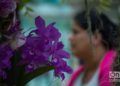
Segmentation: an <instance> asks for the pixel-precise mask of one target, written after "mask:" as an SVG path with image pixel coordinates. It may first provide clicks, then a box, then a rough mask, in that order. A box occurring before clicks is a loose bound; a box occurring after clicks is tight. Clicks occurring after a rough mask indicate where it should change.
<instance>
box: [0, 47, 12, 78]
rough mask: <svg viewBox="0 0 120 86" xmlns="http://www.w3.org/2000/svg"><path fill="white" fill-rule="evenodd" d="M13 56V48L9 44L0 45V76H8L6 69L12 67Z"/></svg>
mask: <svg viewBox="0 0 120 86" xmlns="http://www.w3.org/2000/svg"><path fill="white" fill-rule="evenodd" d="M12 56H13V50H12V49H11V48H10V47H9V45H0V77H2V78H6V76H7V74H6V72H5V69H9V68H10V67H11V62H10V59H11V57H12Z"/></svg>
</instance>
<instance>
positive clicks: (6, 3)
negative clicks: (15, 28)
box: [0, 0, 16, 17]
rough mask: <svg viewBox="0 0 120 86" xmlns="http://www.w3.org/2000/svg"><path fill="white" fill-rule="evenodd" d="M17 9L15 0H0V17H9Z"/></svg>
mask: <svg viewBox="0 0 120 86" xmlns="http://www.w3.org/2000/svg"><path fill="white" fill-rule="evenodd" d="M15 9H16V2H15V1H14V0H0V16H1V17H7V16H8V15H9V14H10V13H12V12H13V11H14V10H15Z"/></svg>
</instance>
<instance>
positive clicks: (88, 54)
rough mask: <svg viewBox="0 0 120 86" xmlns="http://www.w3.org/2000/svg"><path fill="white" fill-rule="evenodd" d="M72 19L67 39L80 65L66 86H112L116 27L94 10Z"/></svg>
mask: <svg viewBox="0 0 120 86" xmlns="http://www.w3.org/2000/svg"><path fill="white" fill-rule="evenodd" d="M89 18H90V22H89V23H90V26H91V31H90V30H89V24H88V19H87V16H86V11H83V12H80V13H78V14H77V15H76V16H75V17H74V22H73V27H72V31H73V34H72V35H71V36H70V42H71V50H72V52H73V54H74V55H75V56H76V57H77V58H78V59H79V60H81V61H83V64H82V65H80V67H79V68H78V69H77V70H76V71H75V72H74V73H73V75H72V76H71V79H70V81H69V83H68V86H112V81H110V80H111V77H110V74H111V72H112V64H113V62H114V60H115V58H116V56H117V49H116V48H117V47H118V27H117V25H116V24H114V23H113V22H112V21H111V20H110V19H109V18H108V17H107V16H106V15H105V14H103V13H101V14H98V12H97V11H96V10H91V11H90V13H89Z"/></svg>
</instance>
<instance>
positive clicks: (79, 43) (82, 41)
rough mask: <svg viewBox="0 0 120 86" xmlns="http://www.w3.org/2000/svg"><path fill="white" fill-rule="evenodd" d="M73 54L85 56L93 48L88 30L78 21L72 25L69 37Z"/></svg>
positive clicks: (80, 56)
mask: <svg viewBox="0 0 120 86" xmlns="http://www.w3.org/2000/svg"><path fill="white" fill-rule="evenodd" d="M69 40H70V43H71V50H72V52H73V54H74V55H75V56H77V57H79V58H83V57H84V55H86V54H87V53H88V52H90V50H91V47H90V46H91V44H90V37H89V35H88V32H87V31H86V30H85V29H83V28H81V27H80V26H79V25H78V24H77V23H76V22H73V25H72V34H71V36H70V38H69Z"/></svg>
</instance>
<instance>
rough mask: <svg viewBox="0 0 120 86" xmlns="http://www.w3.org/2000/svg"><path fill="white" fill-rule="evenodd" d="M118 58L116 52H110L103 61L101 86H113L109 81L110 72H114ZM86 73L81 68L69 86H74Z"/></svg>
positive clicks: (100, 77) (69, 82)
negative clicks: (114, 63) (82, 74)
mask: <svg viewBox="0 0 120 86" xmlns="http://www.w3.org/2000/svg"><path fill="white" fill-rule="evenodd" d="M116 56H117V52H116V51H115V50H109V51H108V52H107V53H106V54H105V55H104V57H103V59H102V60H101V62H100V64H99V86H112V83H111V82H110V81H109V71H112V66H111V65H112V64H113V61H114V59H115V57H116ZM83 71H84V67H83V66H80V67H79V68H78V69H77V70H76V71H75V72H74V73H73V74H72V76H71V78H70V80H69V81H68V84H67V86H74V83H75V81H76V80H77V78H78V77H79V75H80V74H81V73H82V72H83Z"/></svg>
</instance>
